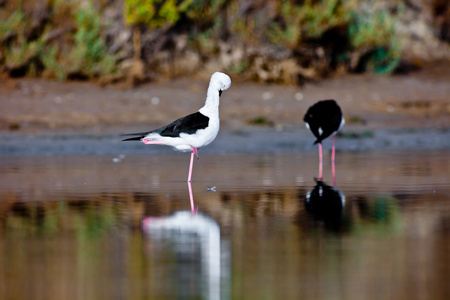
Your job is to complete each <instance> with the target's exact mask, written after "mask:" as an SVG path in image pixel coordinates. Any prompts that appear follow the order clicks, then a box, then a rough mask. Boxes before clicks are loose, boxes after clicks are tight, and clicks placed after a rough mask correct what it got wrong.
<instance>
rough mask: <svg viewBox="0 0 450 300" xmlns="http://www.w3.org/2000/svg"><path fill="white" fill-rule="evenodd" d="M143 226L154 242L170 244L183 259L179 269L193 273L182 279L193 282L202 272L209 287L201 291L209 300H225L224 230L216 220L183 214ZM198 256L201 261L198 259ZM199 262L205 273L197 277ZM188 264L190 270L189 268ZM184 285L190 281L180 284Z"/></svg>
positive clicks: (150, 220)
mask: <svg viewBox="0 0 450 300" xmlns="http://www.w3.org/2000/svg"><path fill="white" fill-rule="evenodd" d="M142 226H143V229H144V232H145V233H146V234H148V236H149V237H150V238H151V239H154V240H157V241H158V242H159V243H161V242H164V241H165V242H167V243H168V244H170V247H171V248H172V249H171V250H173V251H174V252H175V254H176V257H183V259H180V262H178V261H177V262H176V268H177V269H182V270H181V271H185V272H189V274H181V275H180V274H178V276H180V277H188V278H191V279H192V276H198V273H199V274H200V275H201V277H202V278H201V279H202V281H203V282H205V283H206V286H203V287H202V288H201V292H202V294H203V296H204V297H205V298H206V299H221V281H220V279H221V274H222V268H221V257H222V256H221V239H220V227H219V225H218V224H217V223H216V222H215V221H214V220H213V219H212V218H210V217H208V216H205V215H203V214H201V213H195V214H192V213H191V212H189V211H180V212H176V213H175V214H174V215H172V216H169V217H148V218H145V219H144V220H143V223H142ZM195 257H200V259H199V260H198V259H197V260H196V259H195ZM186 261H188V264H186ZM199 263H200V265H201V267H200V269H201V271H200V272H197V274H195V270H196V268H198V265H197V266H195V264H199ZM182 264H184V266H182ZM185 265H189V267H188V268H186V267H185ZM170 267H172V266H170ZM178 271H179V270H178ZM192 273H193V274H192ZM197 279H198V278H197ZM183 284H186V282H184V283H180V285H183ZM181 292H182V291H181Z"/></svg>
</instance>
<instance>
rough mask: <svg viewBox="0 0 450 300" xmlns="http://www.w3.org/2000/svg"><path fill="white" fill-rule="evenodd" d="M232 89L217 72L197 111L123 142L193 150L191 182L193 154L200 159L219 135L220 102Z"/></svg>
mask: <svg viewBox="0 0 450 300" xmlns="http://www.w3.org/2000/svg"><path fill="white" fill-rule="evenodd" d="M230 86H231V79H230V77H229V76H228V75H227V74H224V73H220V72H216V73H214V74H213V75H212V76H211V80H210V82H209V87H208V91H207V94H206V102H205V105H204V106H203V107H202V108H200V109H199V110H198V111H197V112H195V113H192V114H190V115H187V116H185V117H182V118H179V119H178V120H175V121H174V122H172V123H170V124H169V125H166V126H164V127H161V128H158V129H155V130H152V131H147V132H138V133H129V134H124V135H123V136H130V137H129V138H126V139H124V140H123V141H142V142H143V143H144V144H147V145H149V144H158V145H167V146H172V147H174V148H175V149H176V150H179V151H191V161H190V164H189V175H188V180H187V181H188V182H190V181H191V178H192V166H193V162H194V154H195V156H197V158H198V152H197V149H198V148H200V147H203V146H206V145H208V144H210V143H211V142H212V141H213V140H214V139H215V138H216V136H217V133H218V132H219V128H220V120H219V99H220V96H221V95H222V92H223V91H225V90H227V89H228V88H229V87H230Z"/></svg>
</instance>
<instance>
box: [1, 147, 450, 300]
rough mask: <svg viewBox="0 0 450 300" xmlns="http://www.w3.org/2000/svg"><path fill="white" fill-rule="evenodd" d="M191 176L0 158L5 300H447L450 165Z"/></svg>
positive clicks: (200, 164) (258, 162)
mask: <svg viewBox="0 0 450 300" xmlns="http://www.w3.org/2000/svg"><path fill="white" fill-rule="evenodd" d="M329 158H330V157H329V155H327V156H325V162H324V182H325V183H326V184H328V185H331V184H332V178H331V166H330V163H329ZM188 160H189V155H188V154H180V155H172V156H148V157H131V156H130V157H123V156H121V157H119V156H118V157H106V156H102V157H57V158H32V157H28V158H0V174H1V181H0V299H5V300H9V299H33V300H38V299H69V300H70V299H84V300H88V299H96V300H98V299H174V298H177V299H450V284H449V282H450V255H449V253H450V153H449V152H431V153H426V152H413V153H388V154H385V153H369V154H362V153H338V155H337V162H336V173H337V181H336V187H335V188H332V187H330V186H328V185H322V186H321V185H320V183H319V184H317V186H316V182H315V181H314V177H315V176H317V174H318V170H317V167H318V166H317V164H318V163H317V157H316V155H315V154H314V155H312V154H311V155H309V154H308V155H297V156H281V155H280V156H271V155H268V156H249V155H242V156H237V155H236V156H205V155H204V156H200V160H198V161H195V162H194V175H193V182H192V186H191V187H192V192H193V201H194V207H193V209H194V213H192V212H191V204H190V197H189V186H188V185H187V183H186V178H187V171H188V169H187V168H188V163H189V161H188ZM306 199H308V201H306ZM196 211H197V212H196Z"/></svg>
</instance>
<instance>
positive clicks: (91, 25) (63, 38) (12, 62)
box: [0, 0, 115, 79]
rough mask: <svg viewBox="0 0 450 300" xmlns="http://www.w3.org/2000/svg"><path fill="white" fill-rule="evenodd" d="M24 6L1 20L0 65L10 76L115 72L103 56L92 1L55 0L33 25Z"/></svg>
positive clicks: (112, 62) (99, 26) (105, 51)
mask: <svg viewBox="0 0 450 300" xmlns="http://www.w3.org/2000/svg"><path fill="white" fill-rule="evenodd" d="M27 8H28V7H24V8H20V9H21V10H18V11H14V12H13V13H12V14H11V16H10V17H9V18H5V21H4V22H0V28H1V29H0V42H1V43H2V44H3V45H4V47H3V48H2V50H1V53H0V54H1V55H0V63H1V64H2V65H3V66H4V69H6V70H7V71H8V73H9V74H10V75H11V76H24V75H30V76H38V75H40V74H42V73H44V74H45V75H46V76H48V77H56V78H58V79H66V78H94V77H98V76H101V75H105V74H111V73H113V72H114V71H115V58H114V57H113V56H112V55H109V54H108V49H107V47H106V44H105V42H104V40H103V38H102V37H101V30H102V24H101V22H100V16H99V14H98V12H97V11H95V10H94V8H93V5H92V4H91V3H89V2H87V3H84V4H83V3H81V2H80V1H74V0H72V1H64V0H55V1H53V2H51V4H48V6H47V7H46V9H45V12H44V13H43V16H42V20H41V21H42V23H40V24H35V23H33V20H32V19H31V18H30V15H29V14H30V13H29V12H28V13H27V12H26V11H27ZM11 9H19V8H14V7H13V8H11ZM6 15H7V10H5V11H1V13H0V16H1V17H3V16H6ZM55 24H58V25H59V26H56V27H55ZM1 58H3V60H2V59H1Z"/></svg>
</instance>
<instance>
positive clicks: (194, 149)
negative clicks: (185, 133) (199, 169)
mask: <svg viewBox="0 0 450 300" xmlns="http://www.w3.org/2000/svg"><path fill="white" fill-rule="evenodd" d="M192 151H193V152H194V153H195V156H197V159H198V151H197V148H194V147H192Z"/></svg>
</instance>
